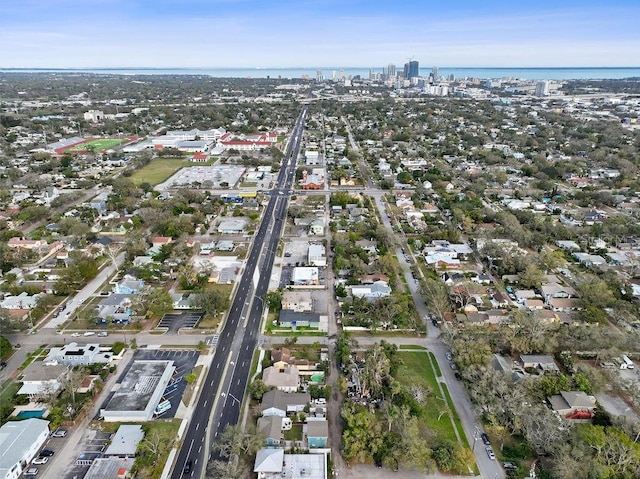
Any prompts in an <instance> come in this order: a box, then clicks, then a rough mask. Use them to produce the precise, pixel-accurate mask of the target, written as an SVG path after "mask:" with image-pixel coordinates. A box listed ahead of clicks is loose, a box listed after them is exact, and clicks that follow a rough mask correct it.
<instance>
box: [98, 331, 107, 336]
mask: <svg viewBox="0 0 640 479" xmlns="http://www.w3.org/2000/svg"><path fill="white" fill-rule="evenodd" d="M98 336H100V337H101V338H104V337H106V336H109V333H108V332H107V331H100V332H99V333H98Z"/></svg>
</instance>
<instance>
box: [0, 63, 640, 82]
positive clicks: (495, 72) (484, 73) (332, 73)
mask: <svg viewBox="0 0 640 479" xmlns="http://www.w3.org/2000/svg"><path fill="white" fill-rule="evenodd" d="M401 69H402V65H396V70H397V71H399V70H401ZM431 71H432V67H430V66H429V67H426V66H425V67H422V68H420V74H421V76H424V77H428V76H429V74H430V73H431ZM318 72H321V74H322V76H323V77H324V78H325V79H332V78H339V77H340V74H341V72H342V73H343V74H344V76H345V77H348V76H351V77H354V76H358V75H359V76H360V77H361V78H363V79H367V78H369V73H370V72H373V73H374V74H379V73H382V72H383V67H377V68H369V67H366V68H365V67H291V68H285V67H278V68H262V67H247V68H199V67H191V68H189V67H187V68H162V67H139V68H136V67H120V68H117V67H108V68H17V67H15V68H0V74H1V73H87V74H103V75H204V76H211V77H219V78H282V79H297V78H303V77H305V78H310V79H315V78H316V76H317V74H318ZM438 74H439V76H440V77H441V78H444V79H446V78H448V77H449V76H450V75H453V76H454V77H455V78H480V79H485V78H486V79H489V78H491V79H500V78H516V79H522V80H586V79H591V80H609V79H611V80H614V79H625V78H636V77H638V78H640V67H629V66H625V67H514V68H506V67H505V68H503V67H438Z"/></svg>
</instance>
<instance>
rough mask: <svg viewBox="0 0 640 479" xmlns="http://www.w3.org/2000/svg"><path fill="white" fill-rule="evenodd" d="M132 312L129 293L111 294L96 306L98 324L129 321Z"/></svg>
mask: <svg viewBox="0 0 640 479" xmlns="http://www.w3.org/2000/svg"><path fill="white" fill-rule="evenodd" d="M132 313H133V311H132V310H131V295H130V294H111V295H109V296H107V297H106V298H104V299H103V300H102V301H100V303H99V304H98V306H96V315H97V316H98V320H97V322H98V323H99V324H107V323H108V322H109V321H111V322H112V323H116V324H117V323H123V324H127V323H129V322H130V321H131V315H132Z"/></svg>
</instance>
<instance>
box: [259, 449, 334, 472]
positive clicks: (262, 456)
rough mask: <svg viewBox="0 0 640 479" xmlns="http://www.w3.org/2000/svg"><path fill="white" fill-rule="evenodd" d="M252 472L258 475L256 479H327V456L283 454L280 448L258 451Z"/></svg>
mask: <svg viewBox="0 0 640 479" xmlns="http://www.w3.org/2000/svg"><path fill="white" fill-rule="evenodd" d="M253 472H255V473H257V474H258V476H257V477H258V479H285V478H287V479H289V478H290V479H299V478H304V479H327V477H328V476H327V456H326V455H325V454H285V452H284V449H280V448H265V449H260V450H259V451H258V452H257V453H256V460H255V462H254V466H253Z"/></svg>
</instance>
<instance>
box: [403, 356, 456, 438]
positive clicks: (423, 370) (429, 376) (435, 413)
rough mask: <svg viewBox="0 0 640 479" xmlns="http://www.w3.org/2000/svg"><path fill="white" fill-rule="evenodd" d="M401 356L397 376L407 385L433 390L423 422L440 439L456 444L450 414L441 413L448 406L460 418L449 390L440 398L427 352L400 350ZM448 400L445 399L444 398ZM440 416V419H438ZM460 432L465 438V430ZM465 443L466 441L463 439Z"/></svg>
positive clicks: (423, 415) (454, 416)
mask: <svg viewBox="0 0 640 479" xmlns="http://www.w3.org/2000/svg"><path fill="white" fill-rule="evenodd" d="M399 355H400V358H402V361H403V365H402V366H401V367H400V370H399V371H398V374H397V376H396V377H397V378H398V379H399V380H400V382H401V383H402V384H403V385H405V386H412V385H414V384H415V385H418V386H423V387H425V388H428V389H429V390H431V391H433V394H432V396H431V398H430V401H429V403H430V404H431V405H432V407H427V408H425V410H424V412H423V414H422V417H421V419H422V422H423V423H424V424H425V425H426V426H427V427H428V428H429V429H431V430H432V431H433V432H434V433H435V434H436V437H437V439H438V441H451V442H452V443H454V444H456V443H457V442H458V438H457V437H456V433H455V431H454V430H453V426H452V425H451V420H450V419H449V414H441V413H442V412H443V411H445V410H446V409H447V408H448V409H449V410H450V411H451V414H452V415H453V419H454V422H455V423H456V424H459V422H460V420H459V419H458V415H457V414H456V411H455V409H454V408H453V407H452V406H451V405H450V398H449V397H448V391H446V390H445V396H447V397H445V398H440V389H439V387H438V382H437V379H436V372H435V371H434V370H433V368H432V367H431V364H430V363H429V357H428V356H427V354H426V353H425V352H418V351H415V352H408V351H400V352H399ZM443 399H444V400H448V401H444V400H443ZM438 417H439V419H438ZM459 433H460V436H461V437H462V438H464V431H462V429H461V428H459ZM463 441H464V444H465V445H466V441H465V440H464V439H463Z"/></svg>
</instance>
